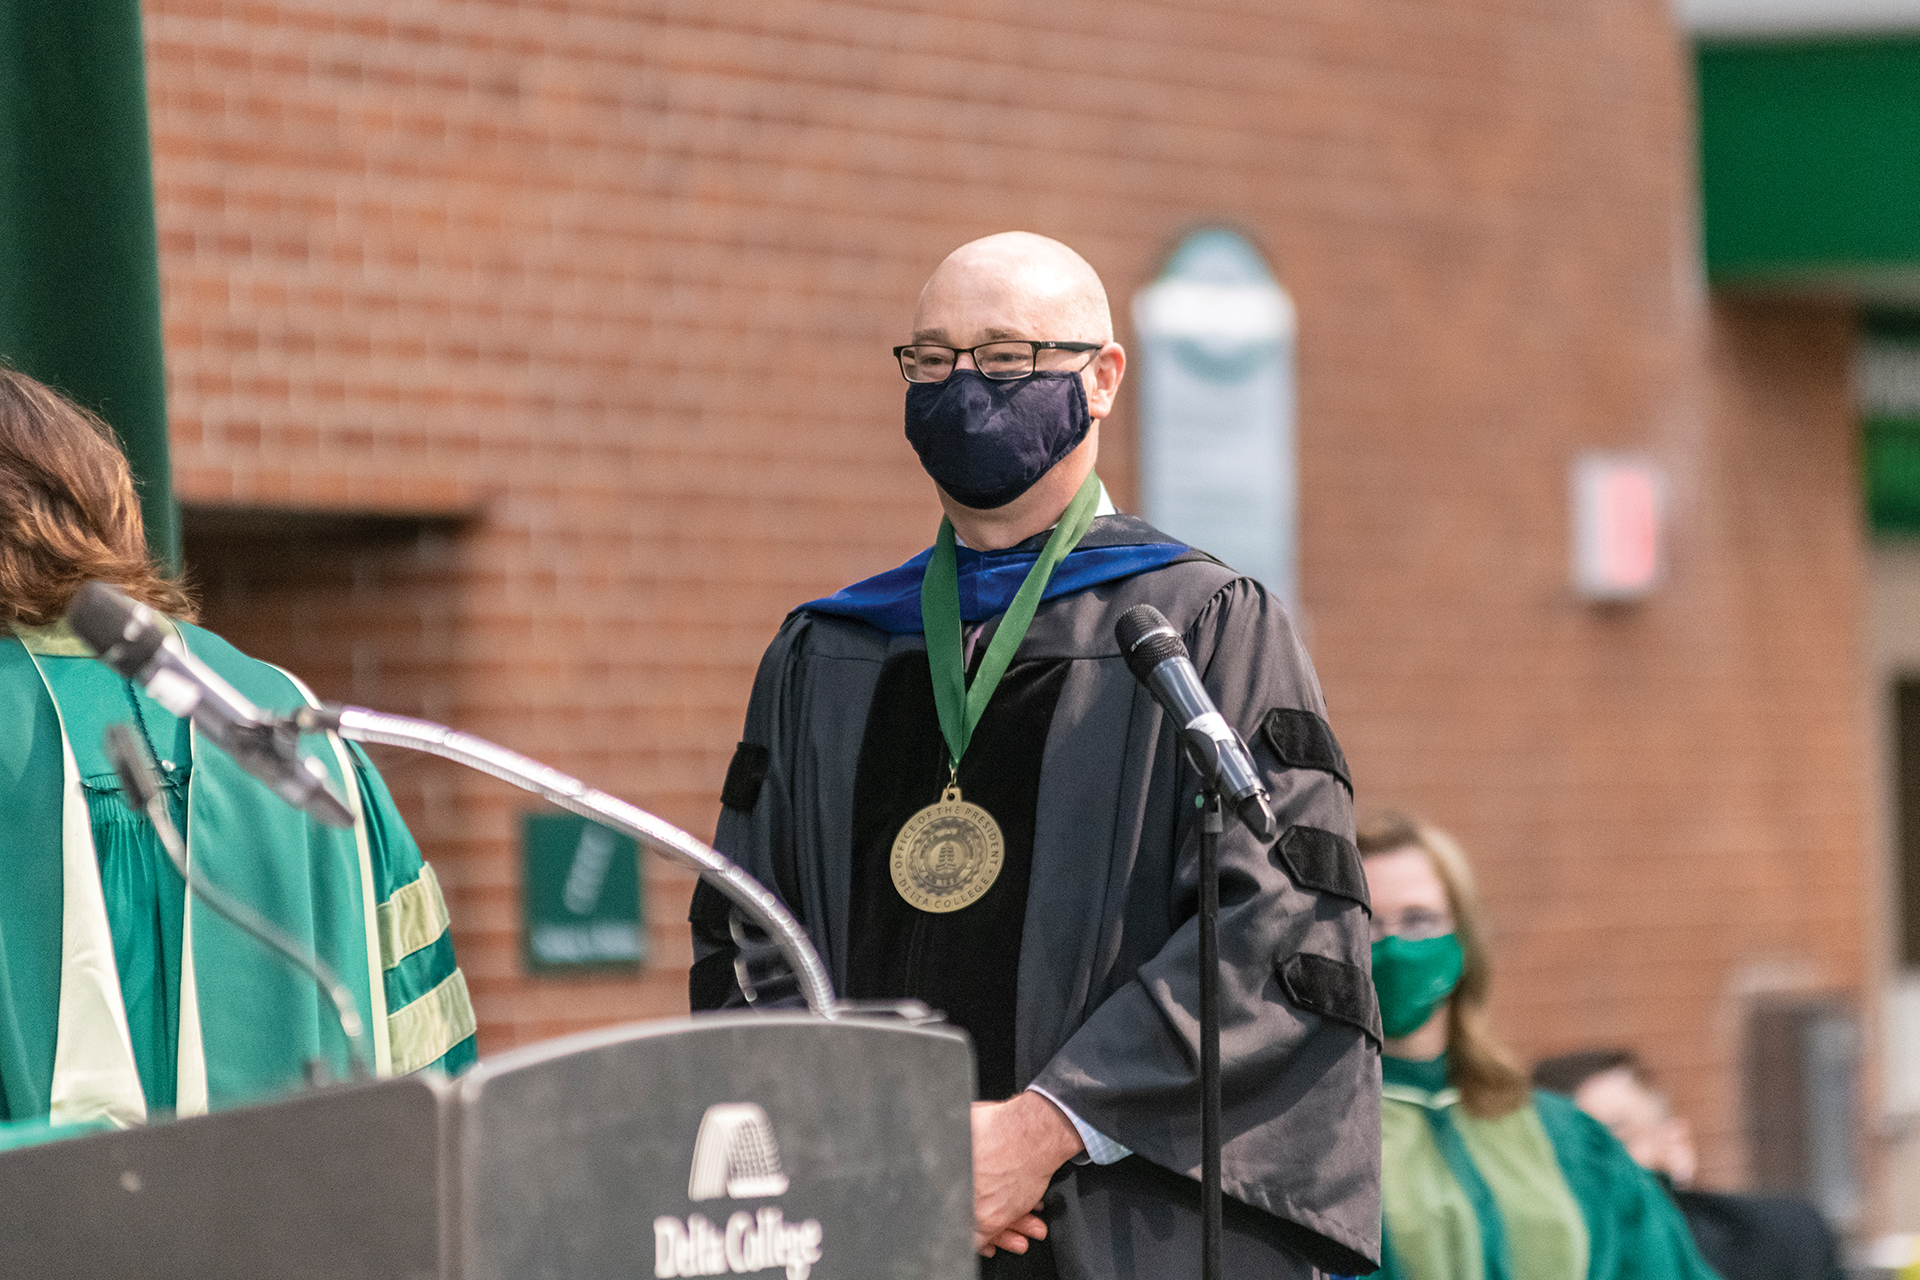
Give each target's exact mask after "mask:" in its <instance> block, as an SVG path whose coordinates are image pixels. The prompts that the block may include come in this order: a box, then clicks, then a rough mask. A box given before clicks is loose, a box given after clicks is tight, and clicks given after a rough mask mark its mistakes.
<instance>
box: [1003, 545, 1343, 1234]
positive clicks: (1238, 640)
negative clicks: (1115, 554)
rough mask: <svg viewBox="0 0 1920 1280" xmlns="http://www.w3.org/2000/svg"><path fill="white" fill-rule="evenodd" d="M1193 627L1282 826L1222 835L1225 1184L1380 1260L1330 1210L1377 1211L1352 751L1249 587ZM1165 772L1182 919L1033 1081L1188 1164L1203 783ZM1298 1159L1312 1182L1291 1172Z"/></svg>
mask: <svg viewBox="0 0 1920 1280" xmlns="http://www.w3.org/2000/svg"><path fill="white" fill-rule="evenodd" d="M1186 642H1187V646H1188V648H1189V650H1190V652H1191V653H1192V655H1193V659H1194V663H1195V666H1196V667H1197V668H1198V670H1199V672H1200V675H1201V679H1202V681H1203V683H1204V684H1205V685H1206V687H1207V690H1208V692H1209V693H1210V694H1211V695H1212V697H1213V699H1214V702H1215V704H1216V705H1217V706H1218V707H1219V709H1220V712H1221V714H1222V715H1223V716H1224V717H1225V718H1226V719H1227V720H1228V722H1230V723H1231V724H1232V725H1233V726H1234V727H1235V728H1236V729H1237V730H1239V732H1240V734H1241V736H1242V737H1243V738H1245V739H1246V741H1247V743H1248V745H1249V747H1250V748H1251V749H1252V752H1253V756H1254V762H1255V765H1256V766H1257V767H1258V768H1259V770H1260V772H1261V774H1262V776H1263V778H1264V780H1265V782H1266V785H1267V788H1268V790H1269V792H1270V794H1271V797H1272V802H1273V810H1274V817H1275V819H1276V827H1277V832H1276V836H1275V837H1274V838H1273V839H1270V840H1260V839H1257V838H1256V837H1255V836H1254V835H1253V834H1252V833H1251V832H1250V831H1248V830H1247V828H1246V827H1245V826H1244V825H1243V824H1242V823H1240V822H1238V821H1236V820H1235V819H1234V818H1233V817H1232V816H1231V815H1229V817H1228V820H1227V827H1226V830H1225V832H1224V833H1223V834H1222V835H1221V837H1220V845H1219V857H1220V924H1219V939H1220V958H1221V969H1222V973H1221V986H1220V999H1221V1006H1222V1013H1221V1050H1220V1066H1221V1081H1222V1095H1223V1098H1224V1099H1225V1105H1224V1107H1223V1113H1222V1120H1223V1125H1222V1129H1223V1135H1222V1136H1223V1139H1224V1141H1223V1165H1224V1177H1223V1186H1224V1190H1225V1191H1226V1193H1227V1194H1228V1195H1231V1196H1233V1197H1235V1198H1236V1199H1239V1200H1242V1201H1244V1202H1246V1203H1249V1204H1252V1205H1254V1206H1256V1207H1258V1208H1262V1209H1265V1210H1267V1211H1268V1212H1270V1213H1276V1214H1279V1215H1282V1216H1285V1217H1289V1218H1292V1219H1293V1220H1295V1221H1298V1222H1302V1223H1304V1224H1305V1225H1308V1226H1310V1227H1312V1228H1314V1229H1316V1230H1320V1231H1323V1232H1325V1233H1326V1234H1328V1235H1329V1236H1331V1237H1333V1238H1336V1239H1343V1240H1344V1242H1345V1243H1346V1244H1347V1245H1348V1246H1349V1247H1351V1248H1352V1250H1353V1252H1354V1253H1355V1254H1357V1255H1358V1257H1356V1258H1355V1259H1354V1260H1353V1261H1355V1262H1357V1261H1360V1260H1362V1259H1367V1260H1370V1259H1371V1258H1372V1257H1373V1256H1374V1254H1375V1251H1376V1250H1377V1248H1378V1238H1377V1236H1375V1237H1373V1238H1371V1239H1362V1238H1359V1237H1358V1236H1357V1235H1356V1234H1355V1233H1352V1232H1346V1231H1344V1230H1343V1229H1342V1226H1341V1223H1340V1222H1337V1221H1332V1220H1323V1217H1322V1214H1321V1212H1320V1206H1322V1205H1327V1204H1354V1203H1359V1202H1366V1203H1367V1204H1368V1206H1369V1207H1368V1209H1367V1211H1366V1212H1364V1213H1360V1214H1358V1215H1356V1216H1357V1217H1360V1218H1365V1217H1368V1216H1370V1217H1371V1221H1372V1222H1374V1223H1377V1222H1378V1220H1379V1217H1378V1205H1379V1176H1380V1175H1379V1169H1380V1141H1381V1136H1380V1112H1379V1104H1380V1077H1379V1065H1378V1063H1379V1060H1378V1037H1379V1015H1378V1012H1377V1009H1376V1007H1375V1003H1374V997H1373V990H1372V986H1371V983H1370V981H1369V979H1368V968H1367V965H1368V962H1369V957H1368V931H1367V924H1366V915H1365V908H1364V905H1363V904H1364V902H1365V900H1366V891H1365V881H1364V877H1363V876H1362V874H1361V872H1360V868H1359V857H1358V853H1357V851H1356V850H1355V849H1354V846H1353V843H1352V842H1353V807H1352V799H1351V795H1350V792H1349V790H1348V780H1347V773H1346V764H1345V761H1344V758H1343V757H1342V756H1341V753H1340V749H1339V747H1338V745H1337V743H1336V742H1335V740H1334V738H1333V735H1332V732H1331V730H1330V729H1328V727H1327V724H1326V721H1325V719H1324V714H1325V705H1324V703H1323V701H1322V699H1321V695H1320V689H1319V686H1318V683H1317V681H1316V680H1315V679H1314V676H1313V672H1312V668H1311V665H1310V664H1309V662H1308V659H1307V656H1306V653H1305V650H1304V649H1303V648H1302V646H1301V645H1300V643H1299V641H1298V639H1297V637H1296V636H1295V634H1294V632H1293V629H1292V626H1291V624H1290V623H1289V622H1288V621H1287V618H1286V615H1285V611H1284V610H1283V609H1282V608H1281V607H1280V606H1279V604H1278V603H1277V602H1276V601H1274V600H1273V599H1272V598H1271V597H1270V596H1269V595H1268V594H1267V593H1266V591H1265V590H1264V589H1263V588H1261V587H1260V586H1259V585H1258V584H1257V583H1254V582H1252V581H1251V580H1249V579H1245V578H1239V579H1235V580H1233V581H1232V582H1230V583H1229V584H1227V585H1226V586H1224V587H1223V588H1221V589H1220V591H1219V592H1218V593H1216V594H1215V595H1214V596H1213V598H1212V599H1211V601H1210V602H1209V603H1208V604H1207V605H1206V606H1205V607H1204V608H1203V609H1202V610H1201V611H1200V613H1199V615H1198V616H1197V618H1196V619H1195V621H1194V622H1193V623H1192V624H1191V626H1189V627H1188V629H1187V632H1186ZM1162 733H1163V734H1164V735H1167V736H1171V733H1172V730H1171V728H1170V727H1167V726H1164V725H1163V727H1162ZM1173 782H1174V785H1175V787H1176V788H1177V794H1178V796H1179V803H1178V805H1177V811H1178V812H1179V814H1180V817H1179V820H1178V827H1177V829H1176V830H1175V831H1174V832H1172V833H1171V835H1172V838H1173V840H1174V849H1175V857H1174V863H1173V873H1174V892H1173V910H1174V913H1175V914H1174V922H1173V923H1174V928H1173V932H1172V934H1171V936H1170V937H1168V939H1167V941H1166V942H1165V943H1164V944H1163V945H1162V946H1161V947H1160V949H1159V951H1158V952H1157V954H1154V955H1152V956H1151V957H1150V958H1148V959H1147V960H1146V961H1145V963H1143V964H1141V965H1140V966H1139V968H1138V970H1137V972H1136V973H1135V974H1134V976H1133V977H1132V979H1131V981H1129V982H1127V983H1126V984H1125V985H1124V986H1121V987H1120V988H1119V989H1117V990H1116V991H1115V992H1114V993H1113V994H1112V995H1110V996H1109V997H1107V998H1106V999H1105V1000H1104V1001H1103V1002H1102V1003H1101V1004H1100V1005H1099V1006H1098V1007H1097V1008H1095V1009H1094V1010H1093V1011H1092V1013H1091V1014H1090V1015H1089V1016H1088V1018H1087V1020H1086V1021H1085V1022H1084V1023H1083V1024H1082V1025H1081V1026H1080V1027H1079V1029H1078V1030H1077V1031H1075V1032H1074V1033H1073V1035H1072V1036H1071V1037H1070V1038H1069V1039H1068V1040H1067V1042H1066V1043H1065V1044H1064V1045H1063V1046H1062V1047H1061V1048H1060V1049H1059V1051H1058V1052H1056V1053H1055V1054H1054V1056H1053V1058H1052V1059H1051V1061H1049V1062H1048V1063H1047V1064H1046V1066H1045V1067H1044V1068H1043V1069H1042V1070H1041V1071H1040V1073H1039V1076H1038V1078H1037V1079H1036V1080H1035V1082H1034V1083H1035V1084H1036V1085H1037V1086H1039V1087H1041V1088H1043V1089H1045V1090H1046V1091H1047V1092H1048V1093H1050V1094H1052V1095H1053V1096H1055V1097H1057V1098H1059V1099H1060V1100H1061V1101H1062V1102H1063V1103H1065V1104H1066V1105H1067V1106H1069V1107H1071V1108H1072V1109H1073V1110H1074V1111H1075V1112H1077V1113H1078V1114H1079V1115H1081V1116H1082V1117H1084V1118H1085V1120H1086V1121H1087V1122H1088V1123H1089V1124H1091V1125H1093V1126H1094V1127H1095V1128H1096V1129H1098V1130H1099V1131H1100V1132H1101V1133H1103V1134H1106V1135H1108V1136H1109V1137H1111V1138H1112V1139H1114V1140H1115V1141H1117V1142H1120V1143H1122V1144H1124V1145H1125V1146H1127V1147H1129V1148H1131V1149H1132V1150H1133V1151H1135V1152H1136V1153H1138V1154H1139V1155H1141V1156H1143V1157H1145V1158H1146V1159H1148V1160H1151V1161H1152V1162H1153V1163H1155V1164H1157V1165H1159V1166H1161V1167H1162V1168H1165V1169H1170V1170H1173V1171H1174V1172H1176V1173H1182V1174H1186V1175H1188V1176H1193V1177H1197V1176H1198V1174H1199V1168H1200V1163H1201V1152H1200V1146H1199V1141H1198V1139H1199V1132H1198V1126H1197V1125H1196V1124H1194V1123H1193V1122H1192V1112H1193V1108H1194V1099H1195V1098H1196V1096H1197V1089H1198V1060H1199V1049H1198V1046H1199V977H1198V975H1199V969H1200V965H1199V923H1198V919H1197V911H1198V899H1199V888H1198V886H1199V852H1200V830H1199V827H1200V823H1199V820H1198V816H1197V811H1196V810H1195V808H1194V799H1195V797H1196V795H1197V791H1198V780H1197V778H1196V777H1195V775H1194V774H1193V772H1192V770H1191V769H1190V768H1189V767H1188V766H1187V765H1186V764H1185V763H1184V762H1182V763H1181V764H1180V765H1179V766H1178V768H1177V771H1176V776H1175V778H1174V779H1173ZM1309 853H1311V854H1312V857H1310V858H1309V857H1308V856H1307V855H1308V854H1309ZM1289 858H1293V859H1294V862H1293V863H1290V862H1289ZM1296 864H1297V865H1296ZM1290 867H1291V868H1292V870H1290V869H1289V868H1290ZM1303 868H1306V870H1304V871H1303V870H1302V869H1303ZM1296 872H1297V873H1300V878H1301V880H1302V881H1304V882H1305V883H1296V882H1295V879H1294V875H1295V873H1296ZM1303 1162H1304V1163H1305V1164H1306V1165H1308V1166H1310V1167H1311V1168H1312V1169H1313V1173H1312V1175H1311V1177H1310V1178H1308V1179H1307V1182H1309V1183H1310V1184H1311V1185H1304V1184H1303V1183H1302V1181H1301V1177H1300V1175H1299V1174H1298V1169H1299V1167H1301V1165H1302V1163H1303ZM1374 1229H1375V1230H1377V1227H1375V1228H1374ZM1349 1265H1351V1263H1350V1264H1349Z"/></svg>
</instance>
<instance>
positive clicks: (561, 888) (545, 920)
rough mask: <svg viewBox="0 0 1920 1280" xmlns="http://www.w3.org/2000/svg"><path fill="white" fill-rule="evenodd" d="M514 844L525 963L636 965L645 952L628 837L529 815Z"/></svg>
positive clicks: (636, 862)
mask: <svg viewBox="0 0 1920 1280" xmlns="http://www.w3.org/2000/svg"><path fill="white" fill-rule="evenodd" d="M520 846H521V855H522V863H523V868H524V871H525V878H524V880H523V881H522V883H523V885H524V891H523V893H522V897H521V902H522V909H523V911H524V913H525V917H526V932H525V938H526V953H527V962H528V964H529V965H531V966H532V967H534V968H536V969H556V968H570V967H573V966H578V965H592V966H596V967H604V966H607V965H638V964H639V963H640V962H641V961H642V960H643V959H644V958H645V956H646V934H645V932H644V930H643V928H642V923H643V921H644V920H645V918H646V916H645V912H644V911H643V910H642V908H643V905H644V904H643V902H642V900H641V888H640V884H641V882H640V848H639V845H638V844H637V843H636V842H635V841H634V839H633V837H631V836H626V835H622V834H620V833H619V832H617V831H610V830H608V829H607V828H606V827H603V826H601V825H599V824H598V823H594V822H589V821H587V820H586V819H585V818H581V817H576V816H575V815H573V814H570V813H529V814H527V815H525V817H524V818H523V819H522V820H521V828H520Z"/></svg>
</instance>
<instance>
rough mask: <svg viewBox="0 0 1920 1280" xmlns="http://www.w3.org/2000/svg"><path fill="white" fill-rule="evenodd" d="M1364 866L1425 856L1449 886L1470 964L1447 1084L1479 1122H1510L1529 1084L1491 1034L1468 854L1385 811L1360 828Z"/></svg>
mask: <svg viewBox="0 0 1920 1280" xmlns="http://www.w3.org/2000/svg"><path fill="white" fill-rule="evenodd" d="M1356 842H1357V843H1358V845H1359V846H1360V856H1361V858H1362V859H1365V858H1369V857H1372V856H1374V855H1376V854H1382V853H1394V852H1397V851H1399V850H1401V849H1418V850H1419V851H1420V852H1421V853H1424V854H1425V855H1426V856H1427V861H1428V862H1429V863H1431V864H1432V866H1433V870H1434V874H1435V875H1438V876H1439V877H1440V883H1441V884H1442V885H1444V886H1445V887H1446V891H1447V905H1448V907H1449V908H1450V909H1451V911H1452V913H1453V933H1454V936H1455V937H1456V938H1458V939H1459V940H1460V950H1461V953H1462V954H1463V955H1464V957H1465V964H1464V966H1463V967H1462V968H1461V971H1460V984H1459V985H1458V986H1456V987H1455V988H1454V990H1453V999H1452V1001H1451V1003H1449V1005H1448V1006H1447V1080H1448V1082H1449V1083H1451V1084H1452V1085H1453V1087H1454V1088H1456V1089H1458V1090H1459V1091H1460V1103H1461V1105H1462V1106H1464V1107H1465V1108H1466V1109H1467V1110H1468V1111H1469V1112H1471V1113H1473V1114H1474V1115H1476V1116H1481V1117H1484V1118H1492V1117H1495V1116H1503V1115H1506V1114H1507V1113H1508V1112H1510V1111H1513V1110H1515V1109H1516V1108H1518V1107H1520V1106H1522V1105H1523V1104H1525V1102H1526V1101H1527V1098H1528V1085H1527V1077H1526V1075H1525V1074H1524V1073H1523V1072H1522V1071H1521V1070H1520V1068H1519V1066H1518V1065H1517V1064H1516V1062H1515V1060H1514V1058H1513V1055H1512V1054H1510V1053H1509V1052H1508V1051H1507V1050H1506V1048H1505V1047H1504V1046H1502V1045H1501V1044H1500V1042H1499V1041H1497V1040H1495V1039H1494V1037H1493V1033H1492V1032H1491V1031H1490V1030H1488V1028H1487V992H1488V990H1489V988H1490V987H1491V986H1492V984H1493V966H1492V960H1491V958H1490V957H1489V956H1488V954H1487V940H1486V939H1487V935H1486V927H1485V917H1484V916H1483V914H1482V913H1481V910H1480V891H1479V889H1478V888H1477V887H1476V886H1475V884H1474V880H1473V869H1472V868H1471V867H1469V866H1468V865H1467V855H1466V854H1465V853H1464V852H1462V851H1461V849H1460V846H1459V844H1458V843H1457V842H1456V841H1455V840H1454V839H1453V837H1452V836H1450V835H1448V834H1447V833H1446V832H1444V831H1442V830H1440V829H1439V828H1438V827H1436V826H1433V825H1432V824H1430V823H1428V822H1426V821H1424V820H1422V819H1420V818H1418V817H1416V816H1414V815H1412V814H1408V813H1399V812H1395V811H1393V810H1386V811H1383V812H1380V813H1376V814H1373V815H1370V816H1369V817H1367V818H1366V819H1365V820H1364V821H1362V822H1361V823H1360V825H1359V832H1358V838H1357V841H1356Z"/></svg>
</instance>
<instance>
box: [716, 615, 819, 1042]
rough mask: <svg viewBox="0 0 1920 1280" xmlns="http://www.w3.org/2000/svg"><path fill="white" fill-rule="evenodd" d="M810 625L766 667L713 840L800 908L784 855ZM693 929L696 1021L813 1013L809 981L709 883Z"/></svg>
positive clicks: (774, 651) (788, 637)
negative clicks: (801, 659)
mask: <svg viewBox="0 0 1920 1280" xmlns="http://www.w3.org/2000/svg"><path fill="white" fill-rule="evenodd" d="M808 625H809V620H808V617H807V615H806V614H804V613H796V614H794V615H793V616H791V617H789V618H788V619H787V620H786V622H785V623H784V624H783V625H782V626H781V628H780V633H779V635H778V636H776V637H775V638H774V641H773V643H772V644H771V645H769V646H767V651H766V653H765V655H764V656H762V658H761V659H760V669H759V673H758V674H757V675H755V677H754V681H753V695H752V698H751V699H750V700H749V702H748V703H747V720H746V726H745V729H744V731H743V739H742V741H741V743H740V745H739V747H738V748H737V749H736V750H735V752H734V757H733V762H732V764H731V765H730V766H729V767H728V769H727V780H726V784H725V786H724V787H723V788H722V790H721V808H720V822H719V826H718V828H717V829H716V830H715V832H714V837H713V844H714V848H716V849H718V850H719V851H720V852H722V853H724V854H726V855H727V856H728V857H730V858H732V859H734V860H735V861H736V862H738V863H739V864H740V866H741V867H742V868H743V869H745V870H746V871H747V872H748V873H749V874H751V875H752V876H753V877H754V878H755V879H756V880H758V881H760V883H761V884H764V885H767V886H769V887H771V888H772V889H773V890H774V892H775V893H776V894H777V895H778V896H779V898H780V900H781V901H782V902H785V903H787V904H788V905H789V906H790V907H796V906H798V905H799V903H800V902H801V897H800V893H799V888H798V885H797V883H796V878H795V875H794V871H793V868H792V866H791V865H790V864H789V863H786V862H782V861H781V860H780V855H779V853H778V852H777V851H781V850H790V849H791V847H792V842H791V839H790V837H789V835H788V831H789V828H790V825H791V822H792V814H793V803H792V782H791V767H792V754H793V746H792V743H793V739H794V735H795V734H796V733H797V731H798V720H797V717H796V716H795V715H794V714H793V709H792V708H791V707H790V706H789V705H788V704H789V703H790V702H791V701H792V696H793V684H794V681H793V679H792V673H793V663H794V660H795V658H796V656H797V653H798V651H799V649H800V647H801V646H802V645H803V644H804V638H805V635H806V632H807V629H808ZM688 919H689V921H690V922H691V923H692V925H693V967H692V969H690V970H689V971H688V974H687V1001H688V1005H689V1006H690V1007H691V1008H692V1010H693V1011H694V1012H696V1013H698V1012H702V1011H705V1010H713V1009H739V1008H745V1007H747V1006H748V1005H752V1006H754V1007H756V1008H762V1009H766V1008H804V1007H805V1004H806V1001H805V1000H804V999H803V998H802V997H801V994H800V984H799V979H798V978H796V977H795V976H794V975H793V973H792V971H791V969H789V968H788V966H787V963H786V961H785V959H784V958H782V957H781V955H780V952H779V948H777V947H776V946H775V945H774V944H773V942H772V941H771V940H770V939H769V938H767V936H766V935H765V934H764V933H763V932H762V931H761V930H760V929H759V928H758V927H757V926H755V925H753V924H751V923H748V922H747V921H746V920H745V919H744V918H743V917H742V916H741V915H740V914H739V913H736V912H735V911H734V910H733V909H732V907H731V905H730V904H729V903H728V901H727V898H726V896H725V895H724V894H722V893H721V892H720V891H719V890H718V889H715V888H714V887H713V886H712V885H710V884H708V883H707V882H706V881H705V880H702V881H700V883H699V884H698V885H697V886H696V887H695V888H694V891H693V905H692V907H691V909H690V910H689V911H688ZM743 979H744V980H745V981H746V984H747V986H748V987H749V988H751V989H752V990H751V994H750V995H749V992H748V991H747V990H743V988H742V986H741V982H742V980H743Z"/></svg>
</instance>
